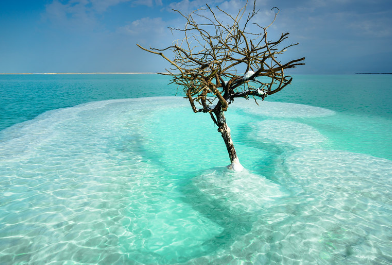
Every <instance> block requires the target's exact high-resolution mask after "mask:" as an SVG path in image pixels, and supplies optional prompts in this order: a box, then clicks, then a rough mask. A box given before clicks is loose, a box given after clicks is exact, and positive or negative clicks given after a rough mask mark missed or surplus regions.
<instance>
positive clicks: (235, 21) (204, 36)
mask: <svg viewBox="0 0 392 265" xmlns="http://www.w3.org/2000/svg"><path fill="white" fill-rule="evenodd" d="M247 5H248V3H246V5H245V6H244V7H243V8H241V9H240V10H239V11H238V13H237V14H236V15H231V14H229V13H228V12H226V11H224V10H222V9H221V8H219V7H216V9H213V8H211V7H210V6H209V5H206V8H204V9H198V10H195V11H193V12H192V13H190V14H189V15H187V16H186V15H183V14H182V13H181V12H180V11H178V10H174V11H176V12H178V13H179V14H180V15H181V16H182V17H184V18H185V19H186V24H185V27H184V28H183V29H178V28H174V29H173V28H172V30H175V31H179V32H181V33H183V34H184V38H183V39H182V40H178V41H176V42H174V44H173V45H172V46H169V47H167V48H164V49H157V48H150V49H146V48H144V47H142V46H140V45H139V44H138V46H139V47H140V48H141V49H143V50H145V51H148V52H150V53H153V54H157V55H160V56H162V57H163V58H164V59H165V60H167V61H168V62H169V63H170V64H171V66H172V68H170V69H166V70H167V73H164V74H166V75H170V76H171V77H172V83H174V84H177V85H178V86H180V87H181V88H183V90H184V92H185V93H186V97H187V98H188V99H189V103H190V105H191V107H192V109H193V111H194V112H195V113H198V112H203V113H209V115H210V116H211V119H212V120H213V121H214V123H215V124H216V125H217V126H218V131H219V132H220V133H221V135H222V138H223V140H224V142H225V145H226V148H227V151H228V153H229V156H230V161H231V165H230V166H229V168H231V169H233V170H242V168H243V167H242V166H241V164H240V163H239V159H238V157H237V153H236V151H235V148H234V144H233V141H232V139H231V135H230V128H229V127H228V126H227V123H226V118H225V115H224V112H225V111H227V109H228V107H229V105H230V104H231V103H233V102H234V99H235V98H246V99H249V98H250V97H253V98H254V100H255V102H256V104H257V101H256V99H261V100H264V98H265V97H266V96H269V95H272V94H275V93H276V92H279V91H280V90H282V89H283V88H284V87H286V86H287V85H288V84H290V83H291V81H292V77H290V76H287V75H285V73H284V71H285V70H286V69H289V68H294V67H295V66H297V65H303V64H304V63H303V61H304V59H305V58H300V59H296V60H291V61H288V62H285V63H282V62H280V61H278V59H277V57H278V56H279V55H281V54H282V53H284V52H285V51H286V50H287V49H288V48H290V47H292V46H295V45H297V43H295V44H290V45H288V46H284V47H282V48H280V47H278V46H280V44H281V43H282V42H283V41H284V40H286V39H287V38H288V35H289V33H283V34H282V35H281V36H280V37H279V38H278V39H277V40H274V41H271V40H268V35H267V29H268V28H269V26H271V24H272V23H273V22H274V21H275V19H276V15H277V14H278V11H279V10H278V9H277V8H276V7H274V8H273V10H276V11H277V12H276V13H275V17H274V19H273V21H272V23H271V24H270V25H269V26H266V27H262V26H260V25H259V24H257V23H251V22H252V19H254V18H255V17H256V16H257V15H258V10H256V8H255V7H256V1H254V2H253V8H252V9H251V11H250V12H246V9H247ZM245 17H246V18H245ZM224 21H225V22H224ZM227 21H229V23H227ZM251 27H252V28H253V29H252V30H250V29H249V28H251ZM168 51H171V52H172V53H173V55H174V56H173V57H172V59H169V58H168V57H167V56H166V55H165V54H164V52H168Z"/></svg>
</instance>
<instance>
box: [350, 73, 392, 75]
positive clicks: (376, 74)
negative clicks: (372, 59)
mask: <svg viewBox="0 0 392 265" xmlns="http://www.w3.org/2000/svg"><path fill="white" fill-rule="evenodd" d="M355 74H356V75H392V73H355Z"/></svg>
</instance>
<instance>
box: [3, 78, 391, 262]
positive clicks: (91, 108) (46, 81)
mask: <svg viewBox="0 0 392 265" xmlns="http://www.w3.org/2000/svg"><path fill="white" fill-rule="evenodd" d="M169 81H170V80H169V78H168V77H166V76H160V75H38V74H37V75H0V264H391V263H392V225H391V224H392V141H391V139H392V85H391V84H392V76H391V75H295V76H294V79H293V82H292V84H291V85H290V86H288V87H286V88H285V89H284V90H283V91H281V92H279V93H278V94H276V95H272V96H270V97H269V98H267V99H266V100H265V101H258V104H259V105H257V104H255V102H254V100H253V99H250V100H248V101H247V100H240V99H239V100H236V101H235V102H234V103H233V105H231V106H230V108H229V110H228V111H227V113H226V119H227V122H228V125H229V126H230V128H231V132H232V136H233V141H234V144H235V147H236V150H237V154H238V156H239V159H240V161H241V164H242V165H243V166H244V167H245V170H244V171H242V172H236V173H234V172H230V171H229V170H227V169H226V166H227V165H228V164H229V162H230V161H229V157H228V154H227V152H226V150H225V146H224V142H223V140H222V138H221V136H220V134H219V133H218V132H217V128H216V126H214V124H213V122H212V121H211V119H210V117H209V115H206V114H203V113H198V114H194V113H193V112H192V110H191V108H190V106H189V103H188V102H187V101H186V100H185V99H184V98H183V97H182V96H183V92H182V91H181V89H180V90H178V89H177V87H176V86H174V85H170V84H169Z"/></svg>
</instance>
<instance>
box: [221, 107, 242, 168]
mask: <svg viewBox="0 0 392 265" xmlns="http://www.w3.org/2000/svg"><path fill="white" fill-rule="evenodd" d="M216 116H217V123H218V126H219V128H218V131H219V132H220V133H221V135H222V138H223V141H224V142H225V145H226V149H227V152H228V153H229V157H230V162H231V164H230V165H229V166H228V168H229V169H232V170H234V171H241V170H243V169H244V167H243V166H242V165H241V164H240V160H239V159H238V156H237V153H236V151H235V148H234V143H233V140H232V139H231V134H230V128H229V126H227V124H226V119H225V115H224V113H223V111H222V110H220V111H219V113H218V114H217V115H216Z"/></svg>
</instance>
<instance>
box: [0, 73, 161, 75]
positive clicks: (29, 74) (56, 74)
mask: <svg viewBox="0 0 392 265" xmlns="http://www.w3.org/2000/svg"><path fill="white" fill-rule="evenodd" d="M140 74H144V75H145V74H157V73H152V72H140V73H136V72H129V73H121V72H109V73H106V72H92V73H0V75H140Z"/></svg>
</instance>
